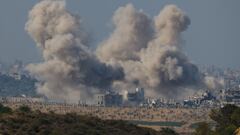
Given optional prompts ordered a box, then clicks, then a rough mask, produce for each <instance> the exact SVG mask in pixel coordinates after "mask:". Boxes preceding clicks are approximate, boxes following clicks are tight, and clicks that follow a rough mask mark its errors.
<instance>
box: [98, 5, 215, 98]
mask: <svg viewBox="0 0 240 135" xmlns="http://www.w3.org/2000/svg"><path fill="white" fill-rule="evenodd" d="M113 22H114V25H115V30H114V31H113V33H112V35H111V36H110V37H109V39H107V40H106V41H104V42H103V44H101V45H100V47H99V48H98V49H97V55H98V57H99V59H101V60H102V61H103V62H107V63H110V64H112V65H121V66H122V67H123V69H124V72H125V75H126V76H125V80H123V81H122V80H121V81H115V82H114V84H113V86H114V87H116V88H119V89H129V88H134V87H136V86H140V87H144V88H146V89H148V91H147V94H148V95H151V96H152V95H154V94H156V93H157V95H159V94H161V95H164V96H168V97H176V96H184V95H187V94H186V92H189V90H190V89H193V88H194V89H196V87H206V86H209V83H208V84H207V85H206V79H205V76H204V75H202V74H201V73H200V72H199V70H198V68H197V67H196V66H195V65H194V64H192V63H191V62H190V61H189V60H188V58H187V57H186V55H185V54H184V53H183V51H182V44H183V42H182V38H181V33H182V32H183V31H185V30H186V29H187V27H188V26H189V24H190V19H189V17H188V16H187V15H186V14H185V13H184V12H183V11H181V10H180V9H179V8H178V7H176V6H175V5H168V6H165V7H164V9H163V10H162V11H161V12H160V13H159V15H158V16H156V17H155V18H154V19H153V20H150V19H149V17H148V16H147V15H145V14H144V13H143V12H142V11H137V10H136V9H134V7H133V6H132V5H131V4H129V5H127V6H125V7H120V8H119V9H118V10H117V11H116V12H115V14H114V17H113ZM136 40H137V41H136ZM208 78H209V77H208ZM212 79H213V80H212V81H211V82H212V83H214V84H216V83H217V81H216V80H215V79H214V78H212ZM216 85H217V84H216Z"/></svg>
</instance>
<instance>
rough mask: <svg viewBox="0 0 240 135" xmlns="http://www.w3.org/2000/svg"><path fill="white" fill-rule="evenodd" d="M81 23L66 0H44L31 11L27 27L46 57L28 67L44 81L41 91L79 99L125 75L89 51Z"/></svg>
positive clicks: (39, 90)
mask: <svg viewBox="0 0 240 135" xmlns="http://www.w3.org/2000/svg"><path fill="white" fill-rule="evenodd" d="M80 24H81V22H80V19H79V17H78V16H76V15H73V14H71V13H69V12H68V11H67V10H66V9H65V2H64V1H49V0H45V1H41V2H40V3H38V4H37V5H36V6H34V7H33V9H32V10H31V12H30V13H29V20H28V22H27V23H26V30H27V32H28V33H29V35H30V36H31V37H32V38H33V39H34V41H35V42H36V43H37V46H38V47H39V48H40V49H41V50H42V54H43V58H44V61H43V62H42V63H39V64H30V65H29V66H28V67H27V68H28V70H29V71H30V72H31V73H32V74H33V75H34V76H36V78H38V79H39V80H40V81H41V83H39V84H38V92H39V93H41V94H44V95H46V96H48V97H54V98H62V99H68V98H71V100H77V99H79V97H80V94H81V96H86V95H89V94H91V93H92V91H93V90H99V89H104V88H109V87H111V84H112V82H113V81H114V80H120V79H122V78H123V77H124V73H123V70H122V68H119V67H113V66H109V65H106V64H104V63H102V62H99V60H98V59H97V58H96V57H95V54H94V53H92V52H91V51H90V50H89V48H88V46H87V41H88V40H87V35H86V34H84V32H83V30H82V29H81V27H80Z"/></svg>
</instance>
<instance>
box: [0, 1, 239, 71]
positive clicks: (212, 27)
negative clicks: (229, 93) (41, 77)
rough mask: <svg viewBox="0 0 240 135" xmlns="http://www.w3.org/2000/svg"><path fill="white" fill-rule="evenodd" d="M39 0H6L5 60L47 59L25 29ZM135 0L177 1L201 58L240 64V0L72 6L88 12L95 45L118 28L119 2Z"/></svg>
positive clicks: (2, 9)
mask: <svg viewBox="0 0 240 135" xmlns="http://www.w3.org/2000/svg"><path fill="white" fill-rule="evenodd" d="M36 2H37V0H1V1H0V61H3V62H7V63H10V62H13V61H14V60H16V59H19V60H23V61H24V62H37V61H39V60H41V55H40V53H39V50H38V49H37V48H36V46H35V43H34V42H33V41H32V39H31V38H30V37H29V36H28V35H27V33H26V32H25V30H24V25H25V22H26V21H27V16H28V12H29V10H30V9H31V8H32V6H33V5H34V4H35V3H36ZM127 3H133V5H134V6H135V7H136V8H137V9H142V10H143V11H144V12H145V13H147V14H148V15H149V16H156V15H158V13H159V11H160V10H161V9H162V7H163V6H164V5H166V4H176V5H177V6H179V7H180V8H181V9H182V10H184V11H185V12H186V13H187V14H188V16H189V17H190V19H191V25H190V27H189V29H188V30H187V31H186V32H185V33H184V40H185V41H186V44H185V45H184V50H185V52H186V53H187V55H188V56H189V57H190V59H191V61H193V62H194V63H196V64H213V65H217V66H224V67H235V68H238V67H240V60H238V58H240V53H239V50H240V8H239V6H240V0H198V1H196V0H175V1H173V0H171V1H170V0H169V1H167V0H132V1H130V0H129V1H127V0H68V1H67V8H68V9H69V10H70V11H71V12H73V13H77V14H79V15H80V16H81V17H82V20H83V23H84V25H85V27H86V29H87V31H89V32H90V33H91V35H92V39H93V40H94V41H93V42H92V44H93V45H97V44H98V43H99V42H101V41H102V40H104V39H106V38H107V37H108V35H109V34H110V33H111V31H112V25H111V17H112V15H113V13H114V11H115V10H116V9H117V8H118V7H119V6H123V5H126V4H127Z"/></svg>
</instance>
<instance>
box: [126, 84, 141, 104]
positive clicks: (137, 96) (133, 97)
mask: <svg viewBox="0 0 240 135" xmlns="http://www.w3.org/2000/svg"><path fill="white" fill-rule="evenodd" d="M127 99H128V101H129V102H131V103H133V104H140V103H141V102H143V101H144V89H143V88H136V90H135V92H132V93H131V92H129V93H128V94H127Z"/></svg>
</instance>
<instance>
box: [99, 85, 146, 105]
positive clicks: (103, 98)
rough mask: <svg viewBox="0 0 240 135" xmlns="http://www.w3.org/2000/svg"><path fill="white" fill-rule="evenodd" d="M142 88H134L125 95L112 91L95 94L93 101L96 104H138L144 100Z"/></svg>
mask: <svg viewBox="0 0 240 135" xmlns="http://www.w3.org/2000/svg"><path fill="white" fill-rule="evenodd" d="M144 99H145V97H144V89H143V88H136V90H135V91H134V92H126V93H125V95H122V94H119V93H117V92H113V91H107V92H106V93H103V94H96V95H95V96H94V101H95V105H96V106H105V107H110V106H138V105H139V104H140V103H142V102H144Z"/></svg>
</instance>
